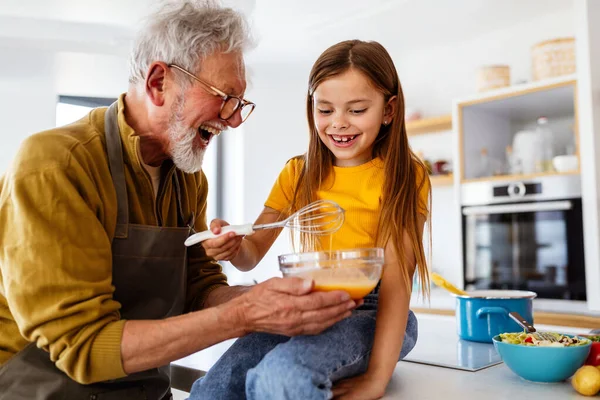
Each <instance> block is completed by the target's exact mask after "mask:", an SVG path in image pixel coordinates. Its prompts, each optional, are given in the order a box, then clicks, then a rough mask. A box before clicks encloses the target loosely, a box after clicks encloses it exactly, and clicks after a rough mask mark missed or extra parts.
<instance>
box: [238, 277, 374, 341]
mask: <svg viewBox="0 0 600 400" xmlns="http://www.w3.org/2000/svg"><path fill="white" fill-rule="evenodd" d="M312 287H313V282H312V281H307V280H304V279H300V278H283V279H282V278H272V279H270V280H268V281H266V282H263V283H260V284H258V285H256V286H254V287H253V288H252V289H250V290H249V291H248V292H247V293H245V294H243V295H241V296H239V297H237V298H236V299H234V300H232V301H231V302H229V303H228V304H230V305H232V306H234V307H237V313H238V314H237V315H238V318H239V319H240V321H242V324H243V326H244V327H245V331H246V332H247V333H250V332H268V333H275V334H280V335H286V336H296V335H314V334H318V333H320V332H322V331H324V330H325V329H327V328H329V327H330V326H331V325H333V324H335V323H336V322H338V321H340V320H342V319H344V318H346V317H348V316H350V314H351V311H352V310H353V309H354V308H356V307H357V306H358V305H360V304H362V301H360V302H355V301H354V300H351V299H350V296H349V295H348V293H346V292H343V291H333V292H314V293H311V290H312Z"/></svg>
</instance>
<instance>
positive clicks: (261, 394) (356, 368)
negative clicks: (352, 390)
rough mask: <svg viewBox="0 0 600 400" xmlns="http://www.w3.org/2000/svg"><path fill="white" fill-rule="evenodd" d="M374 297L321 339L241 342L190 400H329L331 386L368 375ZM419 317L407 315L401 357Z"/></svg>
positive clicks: (261, 336)
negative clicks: (364, 374)
mask: <svg viewBox="0 0 600 400" xmlns="http://www.w3.org/2000/svg"><path fill="white" fill-rule="evenodd" d="M376 314H377V295H369V296H367V297H366V298H365V304H363V305H362V306H361V307H359V308H357V309H356V310H355V311H354V312H353V313H352V315H351V316H350V317H348V318H346V319H344V320H343V321H340V322H338V323H337V324H335V325H334V326H332V327H331V328H329V329H327V330H326V331H325V332H323V333H321V334H320V335H314V336H295V337H292V338H290V337H288V336H281V335H273V334H267V333H253V334H250V335H247V336H244V337H241V338H239V339H238V340H236V341H235V342H234V344H233V345H232V346H231V347H230V348H229V349H228V350H227V352H226V353H225V354H223V356H222V357H221V358H220V359H219V360H218V361H217V363H216V364H215V365H214V366H213V367H212V368H211V369H210V370H209V371H208V373H207V374H206V375H205V376H204V377H203V378H200V379H198V380H197V381H196V382H195V383H194V385H193V386H192V390H191V393H190V397H189V400H200V399H202V400H207V399H219V400H227V399H232V400H239V399H244V398H247V399H250V400H269V399H274V400H285V399H303V400H304V399H308V400H310V399H331V398H332V392H331V387H332V384H333V382H335V381H338V380H340V379H345V378H350V377H352V376H356V375H360V374H362V373H364V372H365V371H366V370H367V366H368V363H369V356H370V354H371V348H372V347H373V338H374V335H375V316H376ZM417 328H418V325H417V318H416V317H415V315H414V314H413V313H412V311H409V315H408V323H407V325H406V332H405V334H404V342H403V344H402V351H401V352H400V358H404V357H406V355H407V354H408V353H409V352H410V351H411V350H412V349H413V347H414V346H415V344H416V342H417Z"/></svg>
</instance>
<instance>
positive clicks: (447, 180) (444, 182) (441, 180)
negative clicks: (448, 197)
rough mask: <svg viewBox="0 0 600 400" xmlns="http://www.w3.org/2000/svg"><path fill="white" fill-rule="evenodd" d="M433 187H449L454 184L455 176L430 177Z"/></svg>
mask: <svg viewBox="0 0 600 400" xmlns="http://www.w3.org/2000/svg"><path fill="white" fill-rule="evenodd" d="M429 179H431V186H448V185H452V184H453V183H454V175H452V174H448V175H429Z"/></svg>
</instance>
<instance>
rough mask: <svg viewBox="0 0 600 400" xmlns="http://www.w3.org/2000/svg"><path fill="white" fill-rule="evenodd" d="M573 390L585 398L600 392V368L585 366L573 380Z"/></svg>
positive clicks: (576, 373)
mask: <svg viewBox="0 0 600 400" xmlns="http://www.w3.org/2000/svg"><path fill="white" fill-rule="evenodd" d="M571 384H572V385H573V388H574V389H575V390H577V392H578V393H580V394H582V395H584V396H594V395H595V394H596V393H598V392H599V391H600V368H596V367H592V366H591V365H584V366H583V367H581V368H579V369H578V370H577V372H575V375H573V379H572V380H571Z"/></svg>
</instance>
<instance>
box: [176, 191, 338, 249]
mask: <svg viewBox="0 0 600 400" xmlns="http://www.w3.org/2000/svg"><path fill="white" fill-rule="evenodd" d="M343 223H344V210H343V209H342V207H340V206H339V205H338V204H337V203H336V202H334V201H331V200H317V201H314V202H312V203H310V204H309V205H307V206H305V207H302V208H301V209H300V210H298V211H296V212H295V213H294V214H292V215H290V216H289V217H288V218H286V219H284V220H281V221H277V222H273V223H270V224H259V225H253V224H245V225H228V226H224V227H222V228H221V233H220V234H218V235H215V234H214V233H212V231H211V230H206V231H204V232H199V233H195V234H193V235H191V236H190V237H188V238H187V240H186V241H185V245H186V246H193V245H195V244H197V243H200V242H203V241H205V240H207V239H213V238H216V237H218V236H221V235H224V234H226V233H229V232H235V233H236V234H237V235H251V234H252V233H254V231H257V230H259V229H273V228H284V227H287V228H289V229H294V230H296V231H298V232H304V233H309V234H313V235H329V234H331V233H334V232H336V231H337V230H338V229H340V227H341V226H342V224H343Z"/></svg>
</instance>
